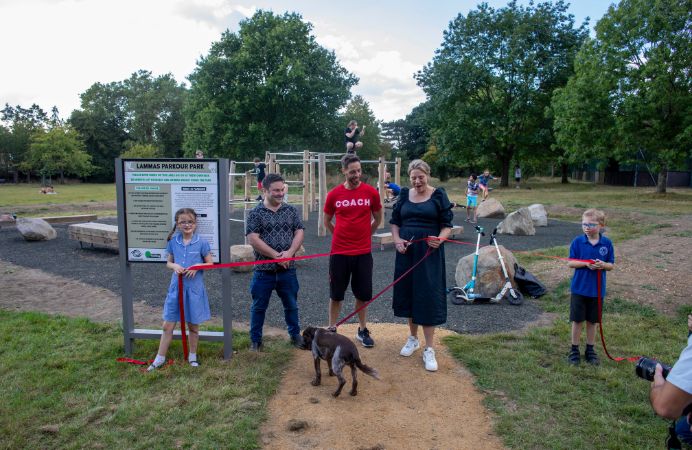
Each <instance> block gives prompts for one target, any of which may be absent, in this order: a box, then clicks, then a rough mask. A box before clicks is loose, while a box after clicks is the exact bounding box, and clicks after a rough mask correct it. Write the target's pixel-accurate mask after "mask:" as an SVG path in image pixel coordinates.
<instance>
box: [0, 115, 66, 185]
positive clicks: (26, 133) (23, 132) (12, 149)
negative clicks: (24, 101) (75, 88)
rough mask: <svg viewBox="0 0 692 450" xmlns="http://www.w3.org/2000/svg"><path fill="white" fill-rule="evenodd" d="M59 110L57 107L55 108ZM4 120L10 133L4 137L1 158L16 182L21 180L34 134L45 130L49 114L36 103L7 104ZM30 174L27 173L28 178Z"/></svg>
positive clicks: (0, 150) (0, 149)
mask: <svg viewBox="0 0 692 450" xmlns="http://www.w3.org/2000/svg"><path fill="white" fill-rule="evenodd" d="M54 109H55V111H56V112H57V109H56V108H54ZM2 121H3V122H5V123H7V124H8V125H9V127H8V128H7V129H8V130H9V135H6V136H5V137H4V139H3V140H4V144H3V146H2V147H1V148H0V152H2V154H0V159H1V160H2V161H3V165H4V166H5V168H6V170H7V171H8V172H9V173H12V174H13V177H14V182H15V183H18V182H19V173H20V170H21V167H22V163H23V162H24V160H25V158H26V155H27V153H28V152H29V146H30V144H31V139H32V136H33V135H34V134H35V133H37V132H40V131H43V130H44V129H45V128H46V127H47V126H48V124H49V119H48V114H46V112H45V111H43V109H41V107H39V106H38V105H36V104H33V105H31V107H30V108H22V107H21V106H19V105H17V106H16V107H12V106H10V105H8V104H7V103H6V104H5V108H3V110H2ZM29 178H30V174H29V173H27V180H28V179H29Z"/></svg>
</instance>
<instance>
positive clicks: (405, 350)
mask: <svg viewBox="0 0 692 450" xmlns="http://www.w3.org/2000/svg"><path fill="white" fill-rule="evenodd" d="M419 348H420V342H419V341H418V338H417V337H415V336H409V337H408V339H407V340H406V344H405V345H404V346H403V347H402V348H401V351H400V352H399V354H400V355H401V356H411V355H413V352H415V351H416V350H418V349H419Z"/></svg>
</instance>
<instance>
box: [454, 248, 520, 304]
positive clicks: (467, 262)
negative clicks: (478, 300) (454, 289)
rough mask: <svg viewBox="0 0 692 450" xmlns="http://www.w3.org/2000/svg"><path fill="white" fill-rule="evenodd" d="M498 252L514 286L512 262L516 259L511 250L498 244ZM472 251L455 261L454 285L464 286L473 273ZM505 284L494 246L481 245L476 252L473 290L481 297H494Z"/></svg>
mask: <svg viewBox="0 0 692 450" xmlns="http://www.w3.org/2000/svg"><path fill="white" fill-rule="evenodd" d="M499 248H500V253H502V257H503V258H504V260H505V267H506V268H507V274H508V275H509V279H510V281H511V282H512V286H514V287H516V283H515V282H514V263H515V262H516V261H517V260H516V258H515V257H514V255H513V254H512V252H511V251H509V250H507V249H506V248H504V247H503V246H502V245H500V246H499ZM473 257H474V255H473V253H472V254H470V255H467V256H464V257H463V258H461V259H459V262H457V268H456V273H455V275H454V280H455V281H456V283H457V284H456V285H457V286H459V287H461V286H464V285H465V284H466V283H468V281H469V280H470V279H471V275H472V273H473ZM504 284H505V276H504V274H503V273H502V267H501V266H500V260H499V259H498V257H497V251H496V250H495V246H487V247H483V248H481V249H480V250H479V252H478V268H477V270H476V287H475V290H474V291H475V292H480V294H481V295H482V296H483V297H494V296H496V295H497V294H498V292H500V290H502V286H504Z"/></svg>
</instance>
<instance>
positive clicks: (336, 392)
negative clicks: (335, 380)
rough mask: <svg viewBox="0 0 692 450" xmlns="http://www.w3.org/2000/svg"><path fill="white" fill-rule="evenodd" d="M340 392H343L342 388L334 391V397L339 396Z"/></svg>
mask: <svg viewBox="0 0 692 450" xmlns="http://www.w3.org/2000/svg"><path fill="white" fill-rule="evenodd" d="M339 394H341V389H337V390H336V391H334V392H332V397H338V396H339Z"/></svg>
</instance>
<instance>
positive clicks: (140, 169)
mask: <svg viewBox="0 0 692 450" xmlns="http://www.w3.org/2000/svg"><path fill="white" fill-rule="evenodd" d="M122 163H123V174H124V190H125V192H124V199H125V217H126V224H125V226H126V229H127V232H126V233H125V236H126V247H127V260H128V261H130V262H166V259H167V258H168V254H167V252H166V244H167V243H168V239H167V238H168V234H169V233H170V232H171V230H172V229H173V227H174V221H175V212H176V211H177V210H179V209H180V208H192V209H194V210H195V212H196V213H197V230H196V233H197V234H199V235H200V236H201V237H202V238H204V239H206V240H207V242H209V245H210V246H211V253H212V255H213V256H214V262H215V263H218V262H219V261H220V259H219V217H220V214H219V170H218V169H219V164H218V161H216V160H205V159H195V160H189V159H188V160H181V159H172V160H165V159H151V160H147V159H130V160H125V159H124V160H122Z"/></svg>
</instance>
